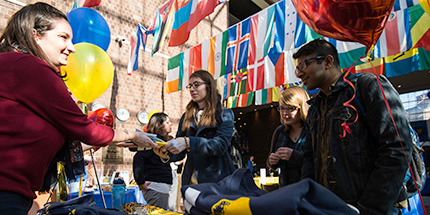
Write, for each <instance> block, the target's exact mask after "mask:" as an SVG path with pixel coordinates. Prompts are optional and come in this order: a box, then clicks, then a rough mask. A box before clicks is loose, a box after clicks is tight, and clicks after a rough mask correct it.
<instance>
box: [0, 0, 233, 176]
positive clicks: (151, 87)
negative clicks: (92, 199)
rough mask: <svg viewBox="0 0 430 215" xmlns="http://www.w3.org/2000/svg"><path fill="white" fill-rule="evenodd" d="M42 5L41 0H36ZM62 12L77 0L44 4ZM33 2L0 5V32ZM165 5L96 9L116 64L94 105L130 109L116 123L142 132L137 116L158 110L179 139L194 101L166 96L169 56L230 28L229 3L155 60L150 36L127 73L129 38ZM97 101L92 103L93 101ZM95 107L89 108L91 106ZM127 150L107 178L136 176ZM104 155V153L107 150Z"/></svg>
mask: <svg viewBox="0 0 430 215" xmlns="http://www.w3.org/2000/svg"><path fill="white" fill-rule="evenodd" d="M38 1H40V0H38ZM42 1H43V2H47V3H50V4H52V5H53V6H55V7H56V8H58V9H60V10H61V11H63V12H64V13H67V12H68V11H70V10H71V8H72V6H73V4H74V0H61V1H58V0H55V1H54V0H51V1H50V0H42ZM35 2H37V1H35V0H2V1H0V32H2V31H3V30H4V28H5V26H6V23H7V19H8V18H9V17H10V16H11V15H12V14H13V13H14V12H15V11H17V10H19V9H20V8H21V7H22V6H21V5H20V3H22V4H29V3H35ZM163 3H164V0H121V1H118V0H102V5H101V6H98V7H94V8H93V9H95V10H96V11H97V12H99V13H100V14H101V15H102V16H103V17H104V19H105V20H106V21H107V23H108V25H109V28H110V31H111V42H110V45H109V48H108V50H107V54H108V55H109V57H110V58H111V60H112V62H113V64H114V70H115V71H114V79H113V82H112V85H111V86H110V87H109V89H108V90H107V91H106V92H105V93H104V94H103V95H102V96H100V97H99V98H98V99H96V100H95V101H94V102H99V103H102V104H104V105H106V107H108V108H109V109H110V110H111V111H112V112H114V113H115V110H116V109H117V108H119V107H125V108H127V109H128V110H129V111H130V119H129V120H127V121H126V122H121V121H118V120H116V122H115V128H116V129H127V130H134V129H135V128H139V129H142V127H143V125H142V124H141V123H139V122H138V121H137V117H136V114H137V113H138V112H139V111H141V110H143V111H146V112H148V113H149V112H150V111H152V110H159V111H164V112H166V113H167V114H168V115H169V116H170V119H171V121H172V122H173V125H174V127H173V132H172V133H171V135H172V136H175V134H176V129H177V124H178V121H179V119H180V117H181V115H182V113H183V112H184V110H185V106H186V104H187V103H188V102H189V100H190V97H189V94H188V92H187V91H183V92H174V93H170V94H166V93H165V89H164V84H165V79H166V72H167V64H168V58H169V57H172V56H175V55H177V54H179V53H180V52H182V51H184V50H186V49H188V48H190V47H192V46H194V45H197V44H199V43H201V42H203V41H204V40H207V39H209V38H210V37H211V36H214V35H216V34H218V33H220V32H222V31H224V30H226V29H227V26H228V20H227V13H228V12H227V8H228V7H227V4H224V5H220V6H218V7H217V8H216V10H215V12H214V13H213V14H211V15H210V16H208V17H207V18H206V19H205V20H203V21H202V22H201V23H200V24H199V25H198V26H197V27H196V28H195V29H194V30H193V31H192V32H191V35H190V39H189V40H188V41H187V43H185V44H184V45H181V46H179V47H167V44H168V39H167V40H166V42H165V46H164V47H163V48H162V49H160V51H159V52H158V53H159V54H155V55H154V56H153V57H151V53H150V48H151V46H152V39H153V38H152V36H149V37H148V42H147V46H146V48H147V49H146V51H143V50H142V49H141V50H140V52H139V69H138V70H136V71H134V72H133V73H132V75H131V76H129V75H127V63H128V52H129V48H130V47H129V40H130V34H131V32H134V31H135V30H136V27H137V25H138V24H139V23H141V24H142V25H143V26H144V27H148V26H149V25H150V24H151V22H152V20H153V18H154V15H155V11H156V9H157V8H158V7H159V6H161V5H162V4H163ZM116 36H121V37H124V38H126V40H125V41H124V42H123V43H122V46H121V47H120V44H119V43H117V42H115V38H116ZM94 102H93V103H94ZM91 105H92V103H90V104H88V106H89V107H91ZM119 150H120V151H121V150H122V151H123V154H122V155H123V164H104V165H103V175H110V174H111V173H112V172H113V171H114V170H117V171H120V170H128V171H129V172H130V177H131V178H132V174H131V173H132V168H131V164H132V159H133V155H134V153H133V152H130V151H129V150H128V149H119ZM102 151H103V150H98V151H97V152H95V157H96V160H97V163H96V165H97V168H98V170H99V171H100V167H101V164H100V161H101V160H102V159H101V156H102V153H104V152H102ZM104 151H106V149H105V150H104Z"/></svg>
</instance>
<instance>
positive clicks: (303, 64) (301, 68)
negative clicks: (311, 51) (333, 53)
mask: <svg viewBox="0 0 430 215" xmlns="http://www.w3.org/2000/svg"><path fill="white" fill-rule="evenodd" d="M325 57H327V56H316V57H311V58H308V59H305V60H304V61H303V62H301V63H299V64H298V65H297V66H296V74H297V71H300V72H303V71H304V70H305V69H306V66H307V65H308V64H309V61H311V60H317V61H318V60H321V59H324V58H325Z"/></svg>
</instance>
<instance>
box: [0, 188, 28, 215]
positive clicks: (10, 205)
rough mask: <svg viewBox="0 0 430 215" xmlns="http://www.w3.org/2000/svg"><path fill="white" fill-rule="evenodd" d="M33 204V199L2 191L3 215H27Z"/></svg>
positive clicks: (1, 212) (1, 205) (0, 210)
mask: <svg viewBox="0 0 430 215" xmlns="http://www.w3.org/2000/svg"><path fill="white" fill-rule="evenodd" d="M32 204H33V200H32V199H27V198H25V197H23V196H21V195H19V194H17V193H12V192H6V191H0V214H2V215H27V213H28V210H30V208H31V205H32Z"/></svg>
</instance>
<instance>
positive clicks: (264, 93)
mask: <svg viewBox="0 0 430 215" xmlns="http://www.w3.org/2000/svg"><path fill="white" fill-rule="evenodd" d="M274 89H278V88H277V87H274V88H269V89H261V90H257V91H255V105H264V104H270V103H272V102H273V97H272V95H273V90H274ZM275 95H276V93H275ZM278 95H279V89H278ZM278 101H279V100H278Z"/></svg>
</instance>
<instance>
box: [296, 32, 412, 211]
mask: <svg viewBox="0 0 430 215" xmlns="http://www.w3.org/2000/svg"><path fill="white" fill-rule="evenodd" d="M293 58H294V59H297V67H296V71H295V72H296V76H297V77H298V78H300V79H301V80H302V82H303V84H304V85H305V86H306V87H307V89H308V90H313V89H316V88H319V89H320V92H319V93H318V94H317V95H316V96H315V97H314V98H313V99H311V100H310V101H309V103H310V104H311V107H310V109H309V113H308V118H307V124H308V131H307V138H306V139H307V142H306V143H305V146H304V147H305V149H304V150H305V151H304V161H303V162H304V164H303V169H302V178H312V179H314V180H316V181H317V182H318V183H320V184H322V185H323V186H325V187H327V188H329V189H330V190H331V191H332V192H334V193H335V194H336V195H338V196H339V197H340V198H341V199H343V200H344V201H345V202H346V203H348V204H351V205H353V206H355V207H357V208H358V209H359V210H360V214H361V215H366V214H381V215H385V214H390V215H391V214H401V207H402V206H403V204H402V203H405V200H406V199H407V195H406V191H405V189H404V187H403V179H404V177H405V173H406V170H407V168H408V160H409V159H410V157H411V148H412V142H411V136H410V134H409V128H408V122H407V119H406V113H405V111H404V109H403V105H402V103H401V101H400V98H399V95H398V93H397V91H396V90H395V89H394V88H393V86H392V85H391V84H390V82H389V81H388V80H387V79H386V78H385V77H384V76H382V75H381V76H379V81H380V84H378V78H377V77H376V76H375V75H373V74H361V75H359V76H358V78H357V77H354V78H353V75H352V74H351V73H345V74H343V73H342V72H341V70H340V67H339V58H338V53H337V50H336V48H335V47H334V46H333V45H332V44H331V43H329V42H327V41H326V40H324V39H323V38H320V39H316V40H314V41H311V42H310V43H308V44H306V45H305V46H303V47H302V48H300V49H299V50H298V51H297V52H296V53H295V54H294V55H293ZM355 78H356V79H355ZM352 86H354V87H356V90H357V93H356V94H355V96H356V97H357V98H356V99H353V100H351V102H350V103H348V102H347V101H349V100H350V99H352V97H353V95H354V88H353V87H352ZM380 86H381V87H382V89H383V92H384V93H385V96H386V100H385V99H384V95H383V93H382V91H381V88H380ZM357 100H358V101H359V102H357ZM386 101H387V102H388V104H389V107H390V108H391V113H390V111H389V110H388V109H387V105H386ZM359 106H361V107H359ZM353 107H354V108H353ZM354 109H356V110H354ZM357 115H358V117H357V118H356V116H357ZM393 121H394V123H395V124H394V123H393ZM396 127H397V131H398V133H397V131H396ZM399 137H400V138H399Z"/></svg>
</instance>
